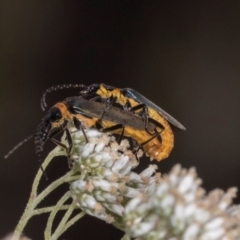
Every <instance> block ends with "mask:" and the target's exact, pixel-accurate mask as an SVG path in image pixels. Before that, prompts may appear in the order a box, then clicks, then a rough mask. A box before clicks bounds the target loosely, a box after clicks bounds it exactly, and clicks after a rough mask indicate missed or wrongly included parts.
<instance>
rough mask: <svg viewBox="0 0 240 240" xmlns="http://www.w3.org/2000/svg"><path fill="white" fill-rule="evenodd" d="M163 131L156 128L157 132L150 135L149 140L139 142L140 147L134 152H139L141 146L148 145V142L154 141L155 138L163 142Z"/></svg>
mask: <svg viewBox="0 0 240 240" xmlns="http://www.w3.org/2000/svg"><path fill="white" fill-rule="evenodd" d="M162 131H163V130H162ZM162 131H161V132H158V131H157V130H156V128H154V133H155V134H154V135H153V136H152V137H150V138H149V139H148V140H147V141H145V142H143V143H141V144H139V145H138V147H137V148H136V149H135V150H134V152H137V151H138V150H139V149H140V148H141V147H143V146H144V145H146V144H147V143H149V142H150V141H152V140H153V139H155V138H157V139H158V141H159V142H160V143H161V142H162V138H161V133H162Z"/></svg>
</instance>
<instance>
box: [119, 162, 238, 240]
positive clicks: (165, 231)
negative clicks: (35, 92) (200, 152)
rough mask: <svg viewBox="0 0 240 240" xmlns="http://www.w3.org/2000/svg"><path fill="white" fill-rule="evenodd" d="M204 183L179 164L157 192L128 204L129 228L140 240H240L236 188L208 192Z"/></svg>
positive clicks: (126, 211) (125, 220)
mask: <svg viewBox="0 0 240 240" xmlns="http://www.w3.org/2000/svg"><path fill="white" fill-rule="evenodd" d="M200 183H201V180H200V179H198V178H197V175H196V172H195V170H194V169H193V168H192V169H190V170H189V171H186V170H185V169H182V168H181V167H180V165H176V166H175V167H174V168H173V169H172V171H171V172H170V173H169V174H168V175H165V176H163V178H162V179H161V181H160V183H159V186H157V188H156V189H155V191H153V192H152V193H150V194H143V195H142V196H139V197H137V198H135V199H132V200H131V201H130V202H129V203H128V204H127V206H126V207H125V212H124V217H123V221H124V222H125V223H126V226H127V229H126V231H127V232H128V233H129V235H130V236H132V237H134V238H135V237H137V239H139V240H145V239H148V240H149V239H151V240H155V239H156V240H158V239H171V240H178V239H183V240H215V239H216V240H220V239H221V240H233V239H240V206H237V205H235V206H234V205H232V206H230V204H231V202H232V198H233V197H235V194H236V189H235V188H232V189H229V190H228V191H227V192H226V193H224V192H223V191H221V190H214V191H212V192H210V193H209V194H208V195H206V194H205V191H204V190H203V189H202V188H200V187H199V185H200Z"/></svg>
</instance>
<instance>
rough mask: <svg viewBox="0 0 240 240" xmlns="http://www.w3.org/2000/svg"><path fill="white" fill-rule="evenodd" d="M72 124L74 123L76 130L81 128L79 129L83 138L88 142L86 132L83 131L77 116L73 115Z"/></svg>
mask: <svg viewBox="0 0 240 240" xmlns="http://www.w3.org/2000/svg"><path fill="white" fill-rule="evenodd" d="M73 124H74V126H75V128H76V129H77V130H81V131H82V133H83V135H84V138H85V141H86V143H88V142H89V141H88V138H87V135H86V132H85V130H84V128H83V126H82V123H81V121H79V119H78V118H76V117H73Z"/></svg>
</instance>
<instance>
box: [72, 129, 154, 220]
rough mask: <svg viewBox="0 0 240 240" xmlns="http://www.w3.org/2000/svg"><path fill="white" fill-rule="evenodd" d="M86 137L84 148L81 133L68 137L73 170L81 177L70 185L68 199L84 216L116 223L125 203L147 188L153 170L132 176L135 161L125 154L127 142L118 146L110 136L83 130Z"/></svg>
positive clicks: (127, 151) (127, 152)
mask: <svg viewBox="0 0 240 240" xmlns="http://www.w3.org/2000/svg"><path fill="white" fill-rule="evenodd" d="M86 135H87V138H88V141H89V142H88V143H87V144H86V142H85V138H84V135H83V134H82V132H81V131H78V132H75V133H73V135H72V138H73V143H74V146H75V147H74V149H73V152H72V159H73V160H74V169H75V171H76V172H80V173H81V175H80V177H79V180H77V181H74V182H73V183H72V184H71V193H72V197H73V199H75V201H76V202H77V204H78V205H79V207H80V208H81V209H82V210H83V211H85V212H86V213H88V214H90V215H92V216H95V217H97V218H100V219H102V220H105V221H106V222H108V223H112V222H116V221H117V219H118V220H119V219H120V218H121V217H122V216H123V212H124V208H125V205H126V203H127V202H128V201H129V199H132V198H135V197H136V196H138V195H139V194H140V193H141V191H143V190H144V189H145V188H146V186H147V184H149V181H150V179H151V175H152V174H153V173H154V172H155V167H152V166H150V167H149V168H147V169H146V170H144V171H143V172H142V173H141V174H136V173H134V172H132V171H131V170H132V168H135V167H136V166H137V165H138V161H137V159H136V156H135V155H134V154H133V153H132V152H131V151H129V150H128V147H129V144H128V141H127V140H123V141H122V142H121V144H120V145H119V144H117V142H116V141H115V138H114V137H113V136H110V135H107V134H105V133H101V132H98V131H97V130H94V129H92V130H86Z"/></svg>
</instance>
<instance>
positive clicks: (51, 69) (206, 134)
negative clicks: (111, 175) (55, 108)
mask: <svg viewBox="0 0 240 240" xmlns="http://www.w3.org/2000/svg"><path fill="white" fill-rule="evenodd" d="M239 12H240V1H236V0H235V1H229V0H218V1H151V0H146V1H136V0H131V1H76V0H69V1H63V0H50V1H46V0H41V1H40V0H23V1H19V0H1V1H0V103H1V120H0V121H1V124H0V128H1V130H0V133H1V143H0V145H1V149H0V156H1V161H0V206H1V210H0V237H2V236H4V234H6V233H8V232H10V231H11V230H13V229H14V227H15V225H16V224H17V221H18V220H19V218H20V216H21V214H22V212H23V209H24V207H25V204H26V201H27V199H28V197H29V191H30V187H31V183H32V179H33V177H34V175H35V173H36V171H37V169H38V162H37V157H36V156H35V149H34V142H33V141H29V142H27V143H26V144H25V145H23V146H22V147H21V148H19V149H18V150H17V151H16V152H15V153H14V154H13V155H12V156H11V157H10V158H9V159H7V160H5V159H4V158H3V156H4V155H5V154H6V153H7V152H8V151H9V150H10V149H11V148H12V147H13V146H14V145H15V144H16V143H18V142H19V141H21V140H22V139H24V138H25V137H27V136H28V135H30V134H32V133H34V131H35V129H36V126H37V125H38V124H39V123H40V121H41V119H42V117H43V116H44V114H45V113H43V112H42V110H41V109H40V104H39V101H40V97H41V95H42V93H43V92H44V90H45V89H46V88H48V87H50V86H52V85H56V84H64V83H83V84H87V85H88V84H91V83H101V82H103V83H106V84H109V85H113V86H116V87H120V88H124V87H131V88H134V89H136V90H137V91H139V92H140V93H142V94H143V95H145V96H146V97H148V98H149V99H151V100H152V101H153V102H155V103H156V104H157V105H159V106H160V107H162V108H163V109H164V110H166V111H167V112H168V113H170V114H171V115H173V116H174V117H175V118H177V119H178V120H179V121H180V122H181V123H183V124H184V125H185V126H186V128H187V131H186V132H179V133H176V135H175V148H174V150H173V152H172V154H171V155H170V157H169V158H168V159H167V160H164V161H163V162H161V163H159V168H160V170H161V171H162V172H163V173H166V172H169V171H170V169H171V168H172V166H173V165H174V164H176V163H181V164H182V166H184V167H186V168H189V167H191V166H195V167H196V168H197V171H198V174H199V176H200V177H201V178H202V179H203V186H204V187H205V188H206V189H207V190H212V189H214V188H216V187H219V188H222V189H224V190H226V189H227V188H228V187H230V186H239V185H240V179H239V169H240V150H239V144H240V140H239V139H240V137H239V136H240V121H239V118H240V111H239V109H240V67H239V66H240V14H239ZM77 93H78V90H73V91H70V90H66V91H59V92H55V93H52V94H50V95H48V97H47V100H48V106H49V107H50V106H51V105H53V104H54V103H55V102H57V101H59V100H62V99H64V98H65V97H68V96H72V95H74V94H75V95H76V94H77ZM53 146H54V145H53V144H52V143H51V142H50V141H49V142H48V143H47V144H46V147H45V151H44V155H46V154H47V153H48V152H49V151H50V150H51V149H52V148H53ZM144 162H145V164H146V165H147V164H149V161H148V160H147V159H146V161H144ZM143 164H144V163H143ZM66 170H67V161H66V159H65V158H59V159H57V160H55V161H54V162H53V163H52V164H51V166H50V167H49V168H48V170H47V173H48V176H49V178H50V180H49V181H50V182H51V181H52V180H53V179H54V178H55V177H56V176H58V175H59V174H63V173H64V172H65V171H66ZM44 184H45V185H46V184H48V183H43V185H44ZM60 195H61V193H60V192H57V193H56V197H59V196H60ZM238 200H239V198H238V199H237V200H236V202H239V201H238ZM49 201H50V202H51V203H53V202H54V201H53V200H52V199H50V200H49ZM46 204H50V203H49V202H48V203H47V201H46ZM45 221H46V216H43V217H35V218H33V219H32V221H30V223H29V225H28V227H27V228H26V231H25V233H26V234H27V235H28V236H29V237H31V238H32V239H34V240H38V239H39V240H40V239H42V235H41V233H42V228H43V227H44V222H45ZM121 235H122V233H121V232H120V231H117V230H116V229H114V228H113V227H111V226H110V225H107V224H105V223H104V222H102V221H99V220H96V219H93V218H91V217H86V218H84V219H82V220H81V221H79V222H78V223H77V224H76V225H75V226H73V227H72V229H71V230H69V231H68V232H67V233H66V234H64V235H63V237H62V238H61V239H66V240H75V239H80V238H81V239H99V240H101V239H116V240H117V239H120V237H121Z"/></svg>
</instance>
